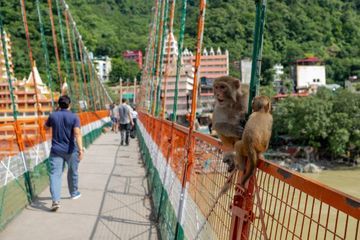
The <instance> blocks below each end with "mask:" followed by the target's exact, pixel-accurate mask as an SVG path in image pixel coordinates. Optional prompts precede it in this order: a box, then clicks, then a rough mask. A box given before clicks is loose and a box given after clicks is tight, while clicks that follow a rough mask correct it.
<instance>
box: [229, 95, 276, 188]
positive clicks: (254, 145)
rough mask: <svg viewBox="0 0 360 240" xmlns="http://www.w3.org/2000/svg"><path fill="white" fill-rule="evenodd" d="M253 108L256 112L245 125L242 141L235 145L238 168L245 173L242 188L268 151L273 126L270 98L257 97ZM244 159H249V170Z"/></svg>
mask: <svg viewBox="0 0 360 240" xmlns="http://www.w3.org/2000/svg"><path fill="white" fill-rule="evenodd" d="M252 108H253V110H254V111H253V113H252V114H251V115H250V117H249V120H248V121H247V123H246V125H245V129H244V133H243V135H242V139H241V140H240V141H237V142H236V143H235V152H236V167H237V168H238V169H239V170H242V171H244V175H243V177H242V179H241V183H240V184H241V187H244V185H245V183H246V182H247V180H248V179H249V178H250V177H251V176H252V175H253V174H254V170H255V168H256V164H257V161H258V158H259V156H261V154H262V153H264V152H265V151H266V150H267V149H268V147H269V141H270V137H271V130H272V124H273V118H272V115H271V113H270V111H271V102H270V99H269V98H268V97H266V96H258V97H255V98H254V100H253V103H252ZM244 157H247V158H248V163H249V164H248V166H249V167H248V169H245V159H244Z"/></svg>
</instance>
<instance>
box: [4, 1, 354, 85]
mask: <svg viewBox="0 0 360 240" xmlns="http://www.w3.org/2000/svg"><path fill="white" fill-rule="evenodd" d="M33 2H35V1H27V8H28V11H29V13H28V14H29V24H30V31H31V33H32V39H33V45H34V46H33V47H34V51H35V57H36V58H37V61H38V63H39V64H40V66H42V65H43V60H42V59H43V57H42V52H41V45H40V41H39V39H40V35H39V31H38V23H37V15H36V14H35V11H34V10H35V7H34V3H33ZM42 2H43V3H42V4H43V14H44V19H45V27H46V34H47V35H48V43H49V47H50V51H52V49H51V48H52V42H51V38H50V36H51V31H50V23H49V21H48V15H47V8H46V3H45V2H46V1H42ZM67 2H68V3H69V5H70V9H71V11H72V13H73V15H74V17H75V20H76V22H77V26H78V28H79V29H80V31H81V33H82V35H83V38H84V40H85V42H86V44H87V46H88V48H89V49H90V50H91V51H93V52H95V54H96V55H106V54H108V55H110V56H111V57H119V56H120V55H121V52H122V51H123V50H126V49H142V50H144V49H145V47H146V43H147V38H148V31H149V24H150V21H151V13H152V10H151V8H152V7H153V4H154V1H140V0H106V1H104V0H68V1H67ZM188 3H189V4H188V5H189V7H188V21H187V27H186V32H187V34H186V36H185V39H186V43H185V44H186V46H187V47H188V48H190V49H194V46H195V44H194V43H195V38H196V21H197V12H198V7H197V6H198V3H199V0H189V1H188ZM177 4H178V9H179V5H180V1H179V0H178V1H177ZM0 9H1V10H0V11H1V13H2V14H3V16H4V18H5V24H6V27H7V30H8V31H9V32H10V33H11V34H12V35H13V41H14V44H13V45H14V57H15V59H14V62H15V68H16V72H17V76H18V77H19V76H23V75H24V74H25V73H26V74H28V68H27V66H28V63H27V58H26V57H27V55H26V54H27V52H26V51H24V50H25V47H24V46H25V42H24V40H23V39H24V30H23V25H22V23H21V21H20V20H21V13H20V7H19V2H18V1H16V0H7V1H1V2H0ZM254 17H255V4H254V1H250V0H222V1H220V0H210V1H208V9H207V12H206V25H205V36H204V46H205V47H214V48H215V47H217V46H220V47H221V48H226V49H228V50H229V52H230V60H231V62H234V61H238V60H239V59H240V58H242V57H249V56H251V49H252V39H253V28H254ZM266 21H267V22H266V34H265V44H264V63H263V73H264V78H265V80H267V81H270V80H271V71H269V69H270V67H271V66H272V65H274V64H275V63H278V62H280V63H282V64H284V65H285V66H288V65H289V63H291V62H293V61H294V60H295V59H298V58H302V57H305V56H310V55H315V56H317V57H319V58H321V59H322V60H324V61H325V63H326V64H327V75H328V79H329V81H336V82H339V83H342V82H343V80H344V79H345V78H347V77H348V76H349V75H350V74H357V75H360V58H359V57H358V56H359V54H360V2H359V1H358V0H311V1H310V0H297V1H295V0H269V1H268V11H267V19H266ZM178 22H179V10H178V11H177V17H176V21H175V29H178V28H179V26H178ZM58 32H59V30H58ZM176 34H177V31H176ZM58 42H59V43H60V38H59V40H58ZM52 55H53V54H52ZM55 69H56V68H55V62H54V61H53V70H54V71H55ZM231 73H232V74H233V75H235V76H236V75H238V74H239V73H238V70H237V69H236V68H235V67H234V66H232V71H231Z"/></svg>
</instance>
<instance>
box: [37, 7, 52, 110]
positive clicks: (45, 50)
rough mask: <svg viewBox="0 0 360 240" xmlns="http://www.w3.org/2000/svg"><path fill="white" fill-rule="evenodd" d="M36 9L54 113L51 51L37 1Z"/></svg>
mask: <svg viewBox="0 0 360 240" xmlns="http://www.w3.org/2000/svg"><path fill="white" fill-rule="evenodd" d="M36 9H37V14H38V19H39V28H40V35H41V45H42V49H43V53H44V59H45V68H46V76H47V79H48V84H49V87H50V94H51V107H52V109H53V111H54V110H55V103H54V93H53V79H52V76H51V70H50V61H49V51H48V47H47V41H46V38H45V31H44V24H43V20H42V14H41V10H40V1H39V0H36Z"/></svg>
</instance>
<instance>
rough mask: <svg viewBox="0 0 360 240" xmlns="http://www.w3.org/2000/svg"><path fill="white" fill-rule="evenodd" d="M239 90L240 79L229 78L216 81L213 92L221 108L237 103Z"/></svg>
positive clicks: (225, 77)
mask: <svg viewBox="0 0 360 240" xmlns="http://www.w3.org/2000/svg"><path fill="white" fill-rule="evenodd" d="M239 88H240V80H239V79H236V78H233V77H228V76H224V77H219V78H217V79H215V81H214V86H213V90H214V96H215V99H216V102H217V103H218V104H219V105H220V106H224V105H227V104H229V103H235V102H236V99H237V94H238V90H239Z"/></svg>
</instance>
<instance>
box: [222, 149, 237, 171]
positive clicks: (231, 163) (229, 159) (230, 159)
mask: <svg viewBox="0 0 360 240" xmlns="http://www.w3.org/2000/svg"><path fill="white" fill-rule="evenodd" d="M223 162H224V163H226V164H227V165H228V172H232V171H233V170H234V169H235V153H234V152H228V153H225V154H224V158H223Z"/></svg>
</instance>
